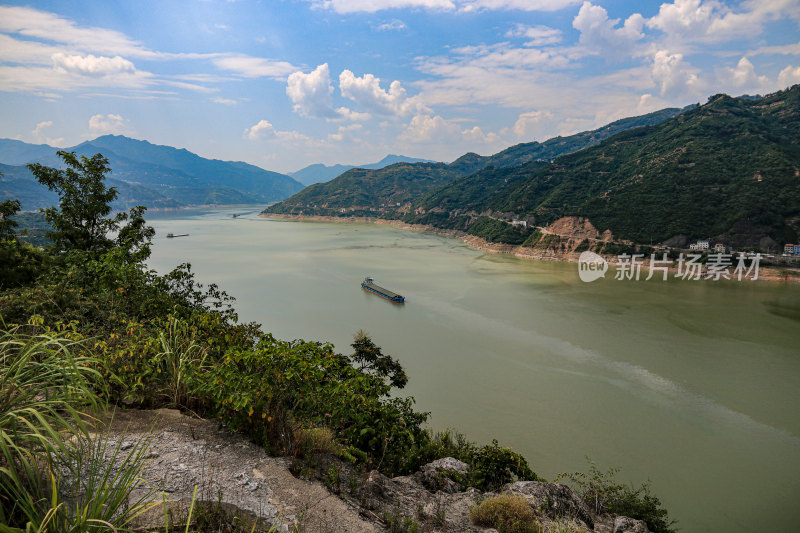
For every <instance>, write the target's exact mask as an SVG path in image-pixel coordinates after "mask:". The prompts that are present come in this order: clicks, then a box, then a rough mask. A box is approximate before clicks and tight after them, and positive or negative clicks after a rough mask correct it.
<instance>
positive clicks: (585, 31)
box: [572, 2, 645, 56]
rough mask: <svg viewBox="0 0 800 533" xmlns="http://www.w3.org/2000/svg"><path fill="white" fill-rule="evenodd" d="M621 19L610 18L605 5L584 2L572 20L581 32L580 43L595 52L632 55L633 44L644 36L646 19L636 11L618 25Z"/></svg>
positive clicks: (573, 24) (574, 26)
mask: <svg viewBox="0 0 800 533" xmlns="http://www.w3.org/2000/svg"><path fill="white" fill-rule="evenodd" d="M619 21H620V19H609V18H608V11H606V10H605V9H604V8H603V7H601V6H596V5H593V4H592V3H591V2H584V3H583V5H582V6H581V9H580V11H578V14H577V15H576V16H575V18H574V19H573V21H572V27H573V28H575V29H576V30H578V31H579V32H580V33H581V35H580V43H581V44H582V45H584V46H586V47H588V48H590V49H591V50H592V51H594V52H605V53H611V54H614V55H616V56H622V55H630V47H631V45H632V44H633V43H635V42H636V41H638V40H639V39H641V38H642V37H644V34H643V33H642V28H643V26H644V23H645V19H644V17H642V16H641V15H640V14H639V13H634V14H633V15H631V16H629V17H628V18H627V19H625V22H624V23H623V25H622V26H621V27H617V24H619Z"/></svg>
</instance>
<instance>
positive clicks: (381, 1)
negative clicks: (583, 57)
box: [308, 0, 580, 14]
mask: <svg viewBox="0 0 800 533" xmlns="http://www.w3.org/2000/svg"><path fill="white" fill-rule="evenodd" d="M308 1H310V2H312V5H313V6H314V7H317V8H321V9H330V10H332V11H336V12H337V13H343V14H344V13H359V12H362V13H375V12H377V11H383V10H387V9H429V10H436V11H455V10H456V9H458V10H459V11H466V12H469V11H478V10H521V11H557V10H559V9H563V8H565V7H568V6H571V5H574V4H577V3H578V2H579V1H580V0H308Z"/></svg>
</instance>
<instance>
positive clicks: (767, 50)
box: [0, 42, 800, 56]
mask: <svg viewBox="0 0 800 533" xmlns="http://www.w3.org/2000/svg"><path fill="white" fill-rule="evenodd" d="M0 48H2V47H0ZM764 54H779V55H795V56H796V55H800V42H797V43H794V44H785V45H778V46H762V47H760V48H758V49H756V50H753V51H752V52H748V54H747V55H748V56H757V55H764Z"/></svg>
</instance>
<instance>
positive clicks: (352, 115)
mask: <svg viewBox="0 0 800 533" xmlns="http://www.w3.org/2000/svg"><path fill="white" fill-rule="evenodd" d="M336 113H337V114H338V115H339V120H349V121H351V122H364V121H365V120H369V119H371V118H372V115H370V114H369V113H359V112H357V111H353V110H352V109H347V108H346V107H340V108H338V109H336ZM329 120H332V121H334V122H335V120H333V119H329Z"/></svg>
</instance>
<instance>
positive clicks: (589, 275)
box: [578, 250, 608, 283]
mask: <svg viewBox="0 0 800 533" xmlns="http://www.w3.org/2000/svg"><path fill="white" fill-rule="evenodd" d="M607 271H608V263H607V262H606V260H605V259H603V257H602V256H600V255H597V254H596V253H594V252H590V251H588V250H587V251H585V252H583V253H581V255H580V257H579V258H578V275H579V276H580V278H581V281H585V282H586V283H590V282H592V281H594V280H596V279H599V278H602V277H605V275H606V272H607Z"/></svg>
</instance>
